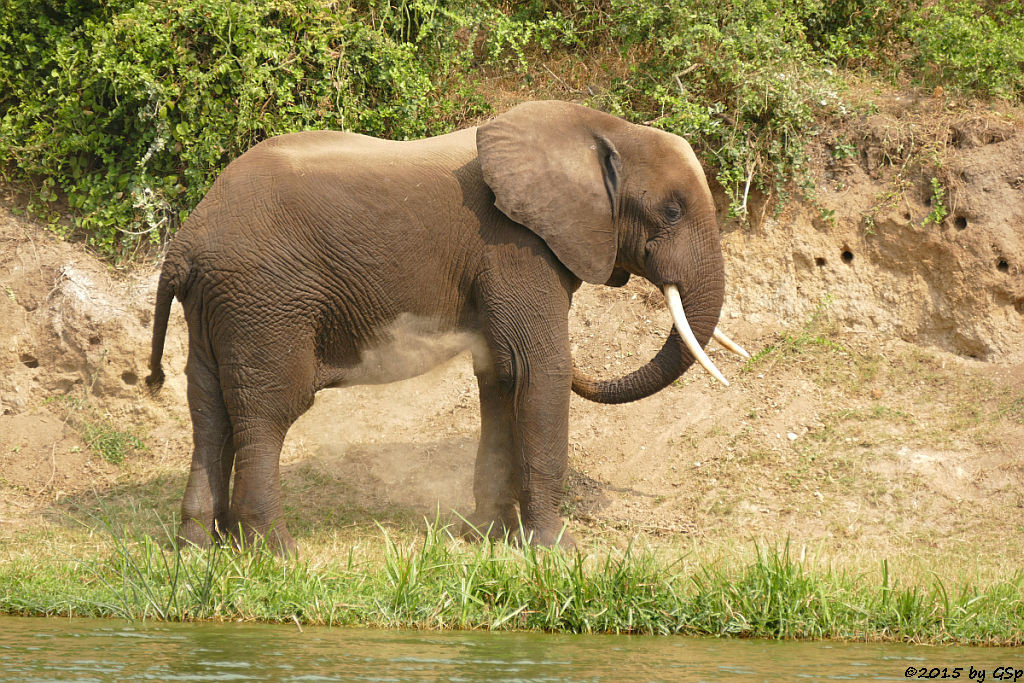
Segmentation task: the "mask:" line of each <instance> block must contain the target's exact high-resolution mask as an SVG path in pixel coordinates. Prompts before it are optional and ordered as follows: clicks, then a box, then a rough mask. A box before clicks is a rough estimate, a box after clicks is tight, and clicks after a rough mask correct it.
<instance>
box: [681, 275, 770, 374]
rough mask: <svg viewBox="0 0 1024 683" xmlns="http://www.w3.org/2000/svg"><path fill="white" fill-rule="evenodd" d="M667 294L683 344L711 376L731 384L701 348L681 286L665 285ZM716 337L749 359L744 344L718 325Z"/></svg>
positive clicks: (725, 345) (728, 347)
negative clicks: (686, 309)
mask: <svg viewBox="0 0 1024 683" xmlns="http://www.w3.org/2000/svg"><path fill="white" fill-rule="evenodd" d="M662 291H663V293H664V294H665V303H666V304H667V305H668V310H669V313H671V314H672V322H673V323H674V324H675V327H676V331H677V332H679V336H680V337H681V338H682V340H683V344H685V345H686V349H687V350H688V351H689V352H690V353H691V354H692V355H693V357H694V358H695V359H696V361H697V362H698V363H700V365H701V367H702V368H704V369H705V370H707V371H708V372H709V373H711V376H712V377H714V378H715V379H717V380H718V381H719V382H721V383H722V384H724V385H725V386H729V380H727V379H726V378H725V375H723V374H722V373H721V371H719V369H718V368H717V367H715V364H714V363H713V362H712V361H711V359H710V358H708V355H707V354H706V353H704V349H702V348H701V346H700V344H699V343H698V342H697V337H696V336H695V335H694V334H693V330H692V329H690V323H689V322H687V320H686V312H685V311H684V310H683V302H682V299H681V298H680V297H679V288H678V287H676V286H675V285H665V287H664V289H663V290H662ZM713 336H714V339H715V341H717V342H718V343H719V344H721V345H722V346H724V347H725V348H726V349H728V350H729V351H732V352H733V353H735V354H737V355H739V356H742V357H744V358H747V359H749V358H750V354H749V353H747V352H746V351H745V350H744V349H743V347H742V346H740V345H739V344H737V343H736V342H734V341H733V340H732V339H729V337H727V336H726V335H725V333H724V332H722V331H721V330H719V329H718V328H717V327H716V328H715V332H714V335H713Z"/></svg>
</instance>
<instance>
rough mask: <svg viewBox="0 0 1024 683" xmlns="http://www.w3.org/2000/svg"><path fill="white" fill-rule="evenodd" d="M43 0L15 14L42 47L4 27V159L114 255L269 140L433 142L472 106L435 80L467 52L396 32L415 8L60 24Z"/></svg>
mask: <svg viewBox="0 0 1024 683" xmlns="http://www.w3.org/2000/svg"><path fill="white" fill-rule="evenodd" d="M34 1H35V0H28V2H22V3H19V5H18V7H19V8H20V9H19V11H20V15H19V18H18V19H16V20H15V21H14V22H12V23H13V24H18V25H22V24H23V25H25V26H28V27H29V28H30V29H31V31H32V32H33V35H34V36H35V37H36V38H38V37H42V38H43V39H42V40H40V41H38V42H37V43H36V44H39V45H41V46H42V47H41V48H40V49H39V50H36V51H29V50H28V48H19V47H17V46H18V45H23V44H24V40H23V39H24V38H25V35H26V34H19V33H18V31H17V30H15V29H14V26H13V25H8V24H5V25H3V30H4V31H5V34H6V38H5V39H4V40H3V41H2V42H0V45H2V46H3V47H4V49H5V50H8V54H9V55H14V54H15V53H18V55H17V59H15V60H11V61H8V60H4V59H3V57H4V56H6V55H0V63H4V64H7V65H8V66H7V67H3V66H0V83H2V84H3V86H4V91H3V95H2V96H0V98H2V99H0V112H2V119H0V156H2V157H3V158H6V159H8V160H10V161H13V164H14V167H15V168H14V170H13V171H12V174H13V176H14V178H15V179H19V180H25V179H32V180H34V181H36V182H37V184H38V185H37V187H38V192H37V198H38V200H40V201H41V202H44V203H45V202H53V201H56V200H57V198H58V197H59V196H60V195H61V194H63V195H65V196H66V198H67V204H68V207H69V208H70V209H71V212H72V213H73V214H74V215H75V216H76V226H77V227H80V228H82V229H84V231H85V233H86V235H87V236H88V239H89V241H90V243H91V244H92V245H93V246H95V247H97V248H98V249H99V250H100V251H102V252H104V253H106V254H110V255H124V254H126V253H127V252H128V250H129V249H132V248H134V247H135V246H136V245H137V244H138V242H139V238H140V237H142V236H144V235H148V236H149V238H151V239H152V240H159V239H160V238H162V237H163V236H164V235H165V234H166V233H167V232H168V230H170V229H173V227H174V226H175V225H176V223H177V219H178V216H179V215H180V214H181V213H182V212H185V211H187V210H188V209H190V208H192V207H194V206H195V204H196V203H198V201H199V199H201V197H202V196H203V194H204V193H205V192H206V190H207V189H208V187H209V185H210V183H211V182H212V180H213V178H214V177H215V175H216V174H217V172H218V171H219V170H220V169H222V168H223V167H224V166H225V165H226V164H227V162H228V161H230V160H231V159H233V158H234V157H235V156H237V155H238V154H240V153H241V152H242V151H244V150H245V149H247V148H248V147H250V146H252V145H253V144H254V143H255V142H258V141H259V140H261V139H264V138H266V137H269V136H272V135H276V134H279V133H285V132H289V131H295V130H301V129H305V128H324V127H327V128H337V129H353V130H359V131H361V132H365V133H368V134H371V135H380V136H386V137H393V138H394V137H397V138H402V137H420V136H423V135H428V134H434V133H439V132H445V131H446V130H448V129H450V128H451V124H450V122H449V121H448V120H447V119H446V118H445V114H446V113H447V112H449V111H450V110H451V109H452V108H453V107H456V106H457V105H459V104H461V102H459V101H458V93H457V92H456V93H454V95H455V97H454V98H453V97H452V96H451V95H452V93H449V97H448V98H447V99H448V103H449V107H448V109H446V108H444V107H438V106H437V105H436V102H435V99H436V95H437V92H436V90H437V88H436V86H435V83H434V81H433V80H432V78H431V75H432V74H435V75H437V74H439V75H441V76H443V75H444V74H445V72H446V71H449V70H451V68H452V66H453V64H454V63H455V60H457V59H458V58H460V56H461V55H460V53H459V51H458V50H456V49H455V48H454V46H446V51H445V54H447V55H448V56H449V57H450V59H449V60H448V61H444V60H442V59H440V58H439V53H438V52H434V51H431V50H426V51H424V50H420V49H418V46H417V45H416V44H415V43H414V42H405V41H404V40H400V39H396V38H395V35H396V34H398V35H404V34H405V33H407V32H408V30H409V29H408V14H406V15H404V18H403V17H402V16H399V15H396V14H395V13H393V12H392V13H390V14H383V15H380V14H376V13H375V12H373V11H369V10H368V11H367V13H366V14H363V15H362V16H357V15H356V14H355V13H354V12H353V11H352V10H351V9H343V10H338V9H337V8H336V7H335V6H334V3H331V2H328V1H327V0H296V1H295V2H289V1H288V0H267V1H266V2H241V1H238V0H207V1H204V2H202V3H195V2H187V1H185V0H175V1H171V2H163V1H156V0H152V1H149V2H139V3H137V4H134V5H132V6H130V7H126V8H125V9H124V11H121V12H116V13H114V12H110V11H108V12H101V13H96V12H93V11H92V10H87V9H82V8H78V9H79V11H78V14H77V16H76V17H75V18H76V19H77V20H78V21H77V22H71V21H69V22H54V21H53V20H51V19H49V18H48V14H47V13H46V12H42V13H39V12H37V11H35V10H32V9H25V8H26V7H30V6H31V3H33V2H34ZM407 6H408V7H412V8H419V7H426V6H427V4H426V3H416V2H412V3H408V5H407ZM109 9H110V8H108V10H109ZM371 9H372V8H371ZM29 17H32V18H31V19H29ZM395 21H402V22H404V23H403V24H402V26H397V25H396V24H395V23H394V22H395ZM446 21H448V23H449V24H450V23H451V19H450V18H449V19H446ZM389 22H391V23H389ZM72 24H73V26H72ZM403 26H404V27H405V28H403ZM425 27H426V28H425ZM450 28H451V27H450V26H446V27H445V30H444V31H442V30H440V28H439V27H433V26H426V25H425V24H422V25H420V26H419V27H418V30H417V35H416V37H415V40H426V39H427V38H428V37H429V38H430V39H431V40H434V41H435V44H434V45H433V47H435V48H436V47H437V44H438V42H447V43H454V38H453V32H452V31H450V30H448V29H450ZM19 50H20V53H19ZM19 69H24V70H25V73H31V74H33V75H32V76H24V75H19V73H17V72H18V71H19ZM453 100H455V101H453ZM465 107H466V108H467V109H468V110H469V111H471V112H475V111H478V110H479V108H480V107H479V103H475V102H467V103H465Z"/></svg>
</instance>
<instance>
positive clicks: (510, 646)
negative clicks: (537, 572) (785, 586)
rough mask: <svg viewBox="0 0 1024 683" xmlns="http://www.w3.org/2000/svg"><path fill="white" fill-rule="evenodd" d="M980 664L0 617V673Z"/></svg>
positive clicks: (994, 659)
mask: <svg viewBox="0 0 1024 683" xmlns="http://www.w3.org/2000/svg"><path fill="white" fill-rule="evenodd" d="M956 667H962V668H961V669H960V670H959V671H958V670H957V669H956ZM943 670H945V671H944V672H945V674H946V678H945V679H943V678H942V674H943ZM982 671H984V673H985V676H984V680H986V681H999V680H1014V677H1015V676H1019V677H1017V679H1016V680H1017V681H1024V648H1013V649H986V648H938V647H923V646H921V647H910V646H904V645H876V644H871V645H865V644H855V643H850V644H846V643H822V642H796V643H794V642H772V641H743V640H722V639H696V638H653V637H627V636H565V635H546V634H532V633H497V634H495V633H475V632H469V633H467V632H455V633H447V632H429V631H424V632H416V631H372V630H362V629H322V628H306V629H305V630H304V631H303V632H301V633H300V632H299V630H298V629H297V628H295V627H284V626H262V625H243V624H152V623H149V624H140V623H136V624H129V623H125V622H119V621H92V620H83V619H74V620H67V619H20V618H11V617H0V680H5V681H6V680H17V681H44V680H65V681H66V680H79V681H108V680H159V681H247V680H281V681H425V680H426V681H432V680H448V681H785V680H805V681H815V680H844V681H846V680H853V681H905V680H926V679H930V680H955V679H959V680H964V681H968V680H981V679H980V678H979V676H980V672H982ZM910 672H912V673H913V675H912V676H910V677H908V676H907V673H910ZM921 672H923V674H922V673H921ZM972 674H973V675H974V677H973V678H972V677H971V675H972Z"/></svg>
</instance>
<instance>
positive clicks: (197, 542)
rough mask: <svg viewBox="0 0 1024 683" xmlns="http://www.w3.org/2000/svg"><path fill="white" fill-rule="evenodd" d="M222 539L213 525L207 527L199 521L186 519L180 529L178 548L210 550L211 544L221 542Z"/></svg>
mask: <svg viewBox="0 0 1024 683" xmlns="http://www.w3.org/2000/svg"><path fill="white" fill-rule="evenodd" d="M219 540H220V537H219V534H217V531H216V530H215V529H214V528H213V525H210V526H206V525H204V524H203V523H202V522H200V521H199V520H198V519H186V520H185V521H183V522H182V523H181V527H180V528H179V529H178V537H177V541H178V547H179V548H183V549H184V548H187V547H189V546H193V547H196V548H208V547H210V544H211V543H214V542H216V541H219Z"/></svg>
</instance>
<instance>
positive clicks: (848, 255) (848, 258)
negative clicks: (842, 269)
mask: <svg viewBox="0 0 1024 683" xmlns="http://www.w3.org/2000/svg"><path fill="white" fill-rule="evenodd" d="M851 262H853V252H852V251H850V250H849V249H846V250H844V251H843V263H851Z"/></svg>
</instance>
